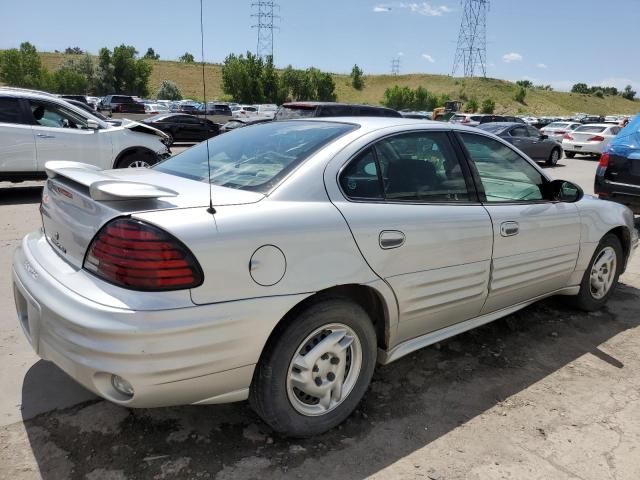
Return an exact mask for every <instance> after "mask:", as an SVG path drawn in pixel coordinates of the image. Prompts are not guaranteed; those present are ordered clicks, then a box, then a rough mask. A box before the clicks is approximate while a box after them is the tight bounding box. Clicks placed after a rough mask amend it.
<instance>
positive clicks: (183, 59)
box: [178, 52, 195, 63]
mask: <svg viewBox="0 0 640 480" xmlns="http://www.w3.org/2000/svg"><path fill="white" fill-rule="evenodd" d="M178 60H180V61H181V62H182V63H193V62H195V58H193V55H192V54H190V53H189V52H185V54H184V55H182V56H181V57H180V58H179V59H178Z"/></svg>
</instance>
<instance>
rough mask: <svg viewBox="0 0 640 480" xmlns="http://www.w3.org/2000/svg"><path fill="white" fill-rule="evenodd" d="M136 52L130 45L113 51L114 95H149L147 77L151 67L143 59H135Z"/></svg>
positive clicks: (121, 46)
mask: <svg viewBox="0 0 640 480" xmlns="http://www.w3.org/2000/svg"><path fill="white" fill-rule="evenodd" d="M137 54H138V51H137V50H136V49H135V47H132V46H131V45H124V44H123V45H120V46H118V47H115V48H114V49H113V55H112V56H111V64H112V65H113V87H114V91H115V93H124V94H127V95H137V96H140V97H146V96H147V95H148V94H149V87H148V83H149V76H150V75H151V70H152V67H151V65H149V63H148V62H146V61H145V60H144V59H137V58H136V55H137Z"/></svg>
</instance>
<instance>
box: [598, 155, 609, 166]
mask: <svg viewBox="0 0 640 480" xmlns="http://www.w3.org/2000/svg"><path fill="white" fill-rule="evenodd" d="M608 166H609V152H603V153H602V154H601V155H600V161H599V162H598V168H604V169H606V168H607V167H608Z"/></svg>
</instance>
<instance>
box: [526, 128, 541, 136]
mask: <svg viewBox="0 0 640 480" xmlns="http://www.w3.org/2000/svg"><path fill="white" fill-rule="evenodd" d="M527 132H529V136H530V137H533V138H539V137H540V130H538V129H537V128H535V127H527Z"/></svg>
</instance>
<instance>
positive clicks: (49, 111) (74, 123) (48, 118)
mask: <svg viewBox="0 0 640 480" xmlns="http://www.w3.org/2000/svg"><path fill="white" fill-rule="evenodd" d="M29 105H30V108H31V114H32V115H33V119H34V121H35V122H36V123H37V124H38V125H41V126H43V127H54V128H71V129H86V128H87V121H86V119H85V118H84V117H82V116H80V115H79V114H77V113H75V112H72V111H71V110H68V109H66V108H64V107H61V106H59V105H55V104H53V103H48V102H38V101H34V100H31V101H29Z"/></svg>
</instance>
